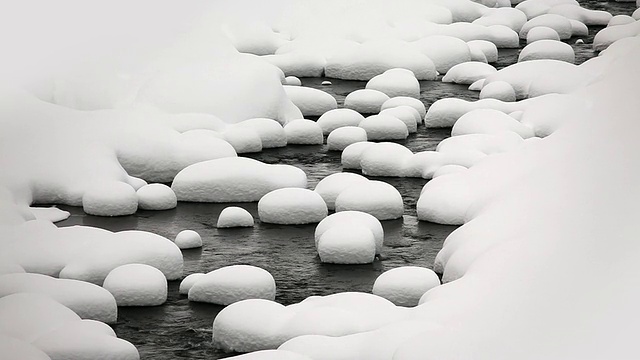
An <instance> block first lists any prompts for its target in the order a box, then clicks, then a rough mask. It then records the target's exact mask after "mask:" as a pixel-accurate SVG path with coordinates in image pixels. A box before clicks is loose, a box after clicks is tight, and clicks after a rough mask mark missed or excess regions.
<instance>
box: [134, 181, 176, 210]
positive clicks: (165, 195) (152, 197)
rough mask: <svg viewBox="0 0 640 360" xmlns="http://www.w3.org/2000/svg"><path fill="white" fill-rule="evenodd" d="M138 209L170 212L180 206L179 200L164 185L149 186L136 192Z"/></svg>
mask: <svg viewBox="0 0 640 360" xmlns="http://www.w3.org/2000/svg"><path fill="white" fill-rule="evenodd" d="M136 194H137V195H138V207H139V208H140V209H142V210H169V209H173V208H175V207H176V206H177V205H178V198H177V197H176V194H175V193H174V192H173V190H171V188H170V187H168V186H167V185H164V184H149V185H145V186H143V187H141V188H140V189H138V191H136Z"/></svg>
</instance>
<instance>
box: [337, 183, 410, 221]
mask: <svg viewBox="0 0 640 360" xmlns="http://www.w3.org/2000/svg"><path fill="white" fill-rule="evenodd" d="M371 194H376V196H371ZM335 206H336V212H340V211H347V210H353V211H362V212H366V213H368V214H371V215H373V216H375V217H376V218H377V219H378V220H392V219H398V218H400V217H402V214H403V213H404V204H403V202H402V196H401V195H400V193H399V192H398V190H397V189H396V188H394V187H393V186H392V185H389V184H388V183H386V182H382V181H369V182H367V183H364V184H356V185H352V186H350V187H348V188H346V189H345V190H343V191H342V192H341V193H340V195H338V197H337V198H336V202H335Z"/></svg>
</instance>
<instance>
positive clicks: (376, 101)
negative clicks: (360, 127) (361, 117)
mask: <svg viewBox="0 0 640 360" xmlns="http://www.w3.org/2000/svg"><path fill="white" fill-rule="evenodd" d="M387 100H389V96H388V95H387V94H385V93H383V92H382V91H379V90H375V89H360V90H356V91H354V92H352V93H350V94H349V95H347V97H346V98H345V99H344V107H345V108H347V109H351V110H355V111H357V112H359V113H361V114H377V113H379V112H380V110H381V107H382V104H384V102H385V101H387Z"/></svg>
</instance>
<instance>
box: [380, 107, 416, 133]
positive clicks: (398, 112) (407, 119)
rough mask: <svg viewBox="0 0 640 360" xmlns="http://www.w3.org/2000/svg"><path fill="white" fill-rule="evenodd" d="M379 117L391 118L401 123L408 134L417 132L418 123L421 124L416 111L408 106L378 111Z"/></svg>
mask: <svg viewBox="0 0 640 360" xmlns="http://www.w3.org/2000/svg"><path fill="white" fill-rule="evenodd" d="M379 115H386V116H392V117H395V118H397V119H398V120H400V121H402V122H403V123H404V124H405V125H406V126H407V131H408V132H409V134H413V133H415V132H417V131H418V123H421V122H422V118H421V117H420V114H419V113H418V111H417V110H416V109H414V108H412V107H410V106H406V105H403V106H397V107H394V108H390V109H384V110H382V111H380V114H379Z"/></svg>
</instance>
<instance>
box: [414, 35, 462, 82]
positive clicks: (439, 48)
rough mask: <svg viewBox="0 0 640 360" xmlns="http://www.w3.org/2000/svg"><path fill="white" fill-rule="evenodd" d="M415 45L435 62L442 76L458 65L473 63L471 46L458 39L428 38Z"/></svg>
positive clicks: (436, 36) (444, 37)
mask: <svg viewBox="0 0 640 360" xmlns="http://www.w3.org/2000/svg"><path fill="white" fill-rule="evenodd" d="M413 45H414V46H415V47H416V48H418V49H419V51H420V52H421V53H423V54H425V55H426V56H427V57H428V58H429V59H431V61H433V63H434V65H435V66H436V70H437V71H438V72H439V73H440V74H444V73H446V72H447V71H449V69H451V68H452V67H453V66H455V65H457V64H460V63H463V62H467V61H471V54H470V52H469V46H468V45H467V43H466V42H464V41H463V40H461V39H459V38H457V37H453V36H445V35H433V36H427V37H424V38H422V39H420V40H418V41H416V42H414V43H413Z"/></svg>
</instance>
